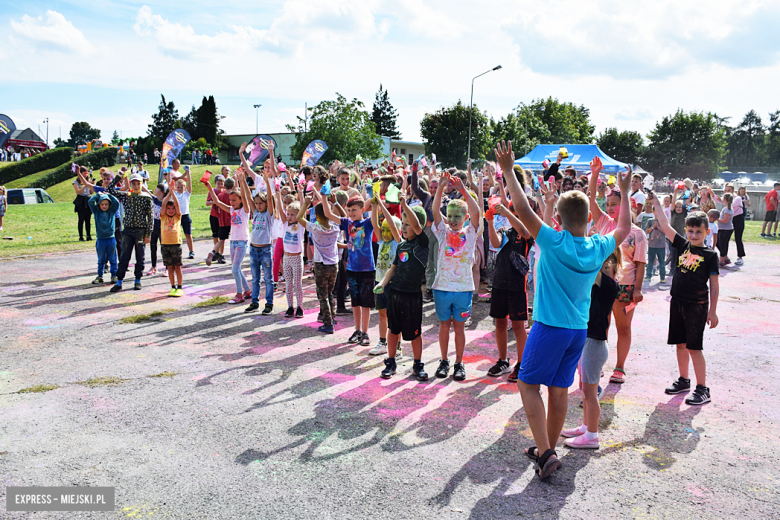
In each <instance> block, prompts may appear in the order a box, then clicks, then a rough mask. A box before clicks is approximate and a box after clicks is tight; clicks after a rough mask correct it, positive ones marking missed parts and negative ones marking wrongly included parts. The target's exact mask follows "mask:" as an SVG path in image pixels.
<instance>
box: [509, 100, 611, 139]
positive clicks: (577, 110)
mask: <svg viewBox="0 0 780 520" xmlns="http://www.w3.org/2000/svg"><path fill="white" fill-rule="evenodd" d="M515 112H516V113H517V115H518V117H519V118H520V119H524V120H526V121H528V128H529V137H530V138H532V139H537V140H538V141H539V143H543V144H590V143H592V142H593V140H594V135H593V132H594V131H595V130H596V127H595V126H593V125H592V124H591V122H590V110H588V109H587V108H586V107H585V106H583V105H580V106H577V105H575V104H573V103H570V102H565V103H564V102H561V101H558V100H557V99H555V98H553V97H548V98H547V99H541V98H540V99H535V100H533V101H531V103H530V104H528V105H525V104H520V105H518V107H517V108H516V109H515ZM534 120H538V123H536V122H534ZM532 122H533V123H532Z"/></svg>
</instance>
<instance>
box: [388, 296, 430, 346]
mask: <svg viewBox="0 0 780 520" xmlns="http://www.w3.org/2000/svg"><path fill="white" fill-rule="evenodd" d="M422 318H423V300H422V291H419V292H413V293H407V292H401V291H394V290H393V289H392V288H389V289H388V290H387V328H388V330H389V331H390V333H391V334H396V335H400V336H401V339H403V340H404V341H412V340H413V339H417V338H419V337H420V335H421V334H422Z"/></svg>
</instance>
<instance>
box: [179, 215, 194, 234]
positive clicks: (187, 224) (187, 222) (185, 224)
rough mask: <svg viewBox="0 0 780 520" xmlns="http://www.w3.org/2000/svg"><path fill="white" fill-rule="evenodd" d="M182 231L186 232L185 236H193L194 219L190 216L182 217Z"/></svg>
mask: <svg viewBox="0 0 780 520" xmlns="http://www.w3.org/2000/svg"><path fill="white" fill-rule="evenodd" d="M181 229H182V231H184V234H185V235H191V234H192V219H191V218H190V216H189V215H182V216H181Z"/></svg>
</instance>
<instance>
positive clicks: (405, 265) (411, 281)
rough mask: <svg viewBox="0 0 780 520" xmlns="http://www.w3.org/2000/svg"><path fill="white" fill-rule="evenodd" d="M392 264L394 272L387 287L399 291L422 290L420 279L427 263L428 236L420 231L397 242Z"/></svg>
mask: <svg viewBox="0 0 780 520" xmlns="http://www.w3.org/2000/svg"><path fill="white" fill-rule="evenodd" d="M393 265H394V266H395V273H394V274H393V279H392V280H391V281H390V284H389V285H388V286H389V287H392V288H393V290H395V291H400V292H409V293H414V292H420V291H422V280H423V278H424V277H425V267H426V266H427V265H428V236H427V235H426V234H425V233H421V234H419V235H417V236H416V237H414V238H413V239H411V240H404V241H403V242H401V243H400V244H398V248H397V249H396V250H395V260H393Z"/></svg>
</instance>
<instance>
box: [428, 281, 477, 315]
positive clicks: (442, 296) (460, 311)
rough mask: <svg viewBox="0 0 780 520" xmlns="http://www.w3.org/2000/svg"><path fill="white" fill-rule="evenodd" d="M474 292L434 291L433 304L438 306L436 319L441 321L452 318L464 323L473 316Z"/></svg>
mask: <svg viewBox="0 0 780 520" xmlns="http://www.w3.org/2000/svg"><path fill="white" fill-rule="evenodd" d="M473 294H474V293H473V292H472V291H466V292H450V291H439V290H438V289H434V290H433V303H434V305H435V306H436V317H437V318H438V319H439V321H447V320H449V319H450V318H452V319H453V320H455V321H460V322H464V321H466V320H467V319H469V316H471V296H472V295H473Z"/></svg>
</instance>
